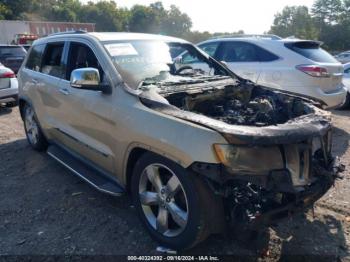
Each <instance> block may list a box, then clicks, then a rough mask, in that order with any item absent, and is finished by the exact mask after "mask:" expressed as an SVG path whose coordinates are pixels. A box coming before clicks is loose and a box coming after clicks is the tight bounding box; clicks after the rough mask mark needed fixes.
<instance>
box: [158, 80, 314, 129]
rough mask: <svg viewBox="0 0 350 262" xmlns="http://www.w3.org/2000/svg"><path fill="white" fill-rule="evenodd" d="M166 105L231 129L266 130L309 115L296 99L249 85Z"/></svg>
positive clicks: (175, 97)
mask: <svg viewBox="0 0 350 262" xmlns="http://www.w3.org/2000/svg"><path fill="white" fill-rule="evenodd" d="M165 98H166V99H167V100H168V101H169V103H170V104H172V105H174V106H176V107H178V108H180V109H183V110H185V111H191V112H194V113H198V114H202V115H206V116H208V117H211V118H214V119H217V120H220V121H223V122H225V123H228V124H231V125H249V126H268V125H276V124H283V123H285V122H287V121H288V120H290V119H293V118H295V117H298V116H301V115H303V114H306V113H310V109H309V108H307V107H306V106H305V104H304V103H303V101H302V100H301V99H300V98H296V97H286V96H285V95H282V94H278V93H273V92H272V91H268V90H261V89H260V88H257V87H254V86H253V85H238V86H233V85H226V86H224V87H223V88H221V89H220V88H216V89H214V90H207V91H203V92H202V93H192V94H188V93H176V94H171V95H168V96H165Z"/></svg>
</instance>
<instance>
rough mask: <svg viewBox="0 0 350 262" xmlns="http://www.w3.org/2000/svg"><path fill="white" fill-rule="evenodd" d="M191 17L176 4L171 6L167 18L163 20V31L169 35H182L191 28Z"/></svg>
mask: <svg viewBox="0 0 350 262" xmlns="http://www.w3.org/2000/svg"><path fill="white" fill-rule="evenodd" d="M191 27H192V21H191V18H190V17H189V16H188V15H187V14H185V13H182V12H181V11H180V9H179V8H178V7H176V6H175V5H171V6H170V10H169V11H167V13H166V19H164V21H163V22H162V28H163V31H164V32H165V33H166V34H167V35H172V36H178V37H181V36H183V35H184V34H186V33H188V32H189V31H190V30H191Z"/></svg>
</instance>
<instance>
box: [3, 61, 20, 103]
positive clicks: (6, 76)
mask: <svg viewBox="0 0 350 262" xmlns="http://www.w3.org/2000/svg"><path fill="white" fill-rule="evenodd" d="M17 104H18V81H17V78H16V75H15V73H14V72H13V71H12V70H11V69H9V68H7V67H5V66H3V65H2V64H1V63H0V106H7V107H13V106H16V105H17Z"/></svg>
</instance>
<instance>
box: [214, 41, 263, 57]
mask: <svg viewBox="0 0 350 262" xmlns="http://www.w3.org/2000/svg"><path fill="white" fill-rule="evenodd" d="M255 47H256V46H255V45H252V44H250V43H244V42H224V43H223V46H222V48H220V53H219V54H218V59H219V60H221V61H225V62H259V57H258V51H257V49H256V48H255Z"/></svg>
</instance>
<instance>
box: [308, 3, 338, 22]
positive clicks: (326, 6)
mask: <svg viewBox="0 0 350 262" xmlns="http://www.w3.org/2000/svg"><path fill="white" fill-rule="evenodd" d="M311 10H312V13H313V16H314V18H316V20H317V21H319V22H321V23H325V24H336V23H338V22H339V18H340V15H341V13H342V11H343V3H342V1H341V0H316V1H315V3H314V4H313V6H312V9H311Z"/></svg>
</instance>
